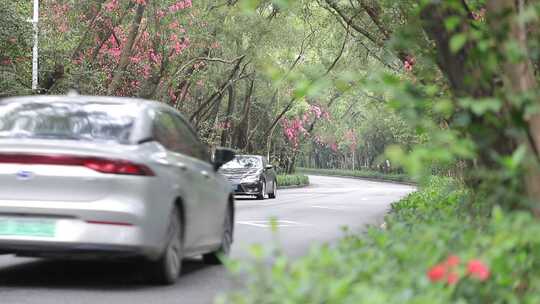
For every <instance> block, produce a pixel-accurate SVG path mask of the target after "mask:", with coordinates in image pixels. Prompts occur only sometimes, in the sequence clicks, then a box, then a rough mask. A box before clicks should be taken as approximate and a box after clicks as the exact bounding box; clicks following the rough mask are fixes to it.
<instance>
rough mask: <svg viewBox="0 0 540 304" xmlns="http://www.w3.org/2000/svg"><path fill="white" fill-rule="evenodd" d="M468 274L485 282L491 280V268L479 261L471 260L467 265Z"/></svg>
mask: <svg viewBox="0 0 540 304" xmlns="http://www.w3.org/2000/svg"><path fill="white" fill-rule="evenodd" d="M467 272H468V273H469V274H470V275H471V277H473V278H475V279H478V280H479V281H481V282H483V281H485V280H487V279H488V278H489V268H488V267H487V266H486V265H485V264H484V263H482V261H479V260H471V261H469V264H468V265H467Z"/></svg>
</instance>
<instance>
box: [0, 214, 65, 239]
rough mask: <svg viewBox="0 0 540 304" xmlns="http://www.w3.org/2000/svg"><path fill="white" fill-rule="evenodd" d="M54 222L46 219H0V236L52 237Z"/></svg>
mask: <svg viewBox="0 0 540 304" xmlns="http://www.w3.org/2000/svg"><path fill="white" fill-rule="evenodd" d="M55 232H56V221H54V220H47V219H12V218H2V219H0V235H12V236H40V237H53V236H54V234H55Z"/></svg>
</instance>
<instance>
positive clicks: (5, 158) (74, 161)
mask: <svg viewBox="0 0 540 304" xmlns="http://www.w3.org/2000/svg"><path fill="white" fill-rule="evenodd" d="M0 163H3V164H28V165H58V166H82V167H86V168H89V169H92V170H94V171H97V172H101V173H108V174H123V175H140V176H154V175H155V174H154V172H153V171H152V169H150V168H149V167H148V166H145V165H141V164H136V163H133V162H131V161H127V160H121V159H107V158H98V157H84V156H70V155H38V154H0Z"/></svg>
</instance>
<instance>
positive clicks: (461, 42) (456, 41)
mask: <svg viewBox="0 0 540 304" xmlns="http://www.w3.org/2000/svg"><path fill="white" fill-rule="evenodd" d="M465 43H467V33H459V34H456V35H454V36H452V38H451V39H450V51H451V52H452V53H457V52H459V51H460V50H461V49H462V48H463V47H464V46H465Z"/></svg>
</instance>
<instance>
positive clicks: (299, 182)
mask: <svg viewBox="0 0 540 304" xmlns="http://www.w3.org/2000/svg"><path fill="white" fill-rule="evenodd" d="M277 183H278V186H279V187H288V186H307V185H309V178H308V177H307V176H305V175H301V174H298V175H278V176H277Z"/></svg>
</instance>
